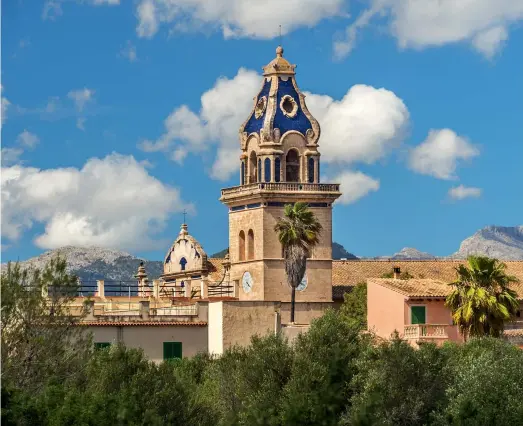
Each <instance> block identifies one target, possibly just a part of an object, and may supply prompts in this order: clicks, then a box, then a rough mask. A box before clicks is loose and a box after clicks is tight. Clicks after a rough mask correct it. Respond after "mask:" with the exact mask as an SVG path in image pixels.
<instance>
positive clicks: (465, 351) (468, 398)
mask: <svg viewBox="0 0 523 426" xmlns="http://www.w3.org/2000/svg"><path fill="white" fill-rule="evenodd" d="M449 351H450V352H451V356H449V357H448V359H449V361H448V363H447V364H446V365H445V367H444V370H443V376H444V377H446V378H448V380H449V382H450V383H449V385H448V387H447V389H446V396H447V397H446V402H447V404H446V406H445V408H444V410H443V411H442V413H441V414H440V415H439V416H438V417H437V422H435V424H440V425H460V426H475V425H493V426H494V425H495V426H511V425H522V424H523V350H521V349H518V348H517V347H515V346H512V345H509V344H507V343H505V342H503V341H502V340H499V339H494V338H483V339H473V340H471V341H470V342H468V343H467V344H466V345H463V346H452V347H451V348H449Z"/></svg>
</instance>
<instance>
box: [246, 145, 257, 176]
mask: <svg viewBox="0 0 523 426" xmlns="http://www.w3.org/2000/svg"><path fill="white" fill-rule="evenodd" d="M248 173H249V182H248V183H254V182H256V179H257V178H256V153H255V152H254V151H251V153H250V155H249V169H248Z"/></svg>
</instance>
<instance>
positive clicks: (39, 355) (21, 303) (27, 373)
mask: <svg viewBox="0 0 523 426" xmlns="http://www.w3.org/2000/svg"><path fill="white" fill-rule="evenodd" d="M1 288H2V311H1V312H2V313H1V317H2V382H4V381H5V382H6V384H7V385H12V386H14V387H16V388H18V389H23V390H26V391H29V392H36V391H38V390H39V389H40V388H41V387H42V386H43V385H44V384H45V383H46V381H47V380H49V378H53V379H55V380H65V379H66V378H67V377H69V376H71V375H74V374H76V372H77V371H78V369H79V368H80V366H81V365H82V364H83V363H84V362H85V361H86V359H87V357H88V356H89V353H90V351H91V341H90V338H89V336H88V335H87V334H86V333H85V332H84V329H82V328H81V327H78V322H79V321H80V320H81V318H82V315H83V314H82V312H78V313H77V314H76V315H73V313H72V312H71V310H70V308H69V304H70V302H71V301H72V300H73V298H74V297H75V296H76V294H77V289H78V284H77V278H76V277H75V276H74V275H70V274H68V273H67V271H66V262H65V260H64V259H62V258H59V257H57V258H53V259H52V260H51V261H50V262H49V264H47V265H46V267H45V268H44V269H43V271H40V270H38V269H34V270H21V268H20V265H19V264H11V263H9V264H8V265H7V270H6V271H5V272H3V273H2V277H1ZM47 295H48V296H47Z"/></svg>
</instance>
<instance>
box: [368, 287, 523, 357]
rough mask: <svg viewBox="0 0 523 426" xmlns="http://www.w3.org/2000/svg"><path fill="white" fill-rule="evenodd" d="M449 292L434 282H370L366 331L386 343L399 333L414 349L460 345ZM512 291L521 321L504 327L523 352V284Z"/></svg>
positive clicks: (448, 289) (507, 335)
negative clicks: (428, 344) (422, 345)
mask: <svg viewBox="0 0 523 426" xmlns="http://www.w3.org/2000/svg"><path fill="white" fill-rule="evenodd" d="M451 290H452V287H450V286H449V285H448V283H447V282H444V281H440V280H436V279H415V278H414V279H408V280H403V279H398V278H371V279H369V280H368V281H367V323H368V328H369V330H370V331H374V332H375V333H376V335H378V336H379V337H382V338H385V339H388V338H390V337H391V335H392V334H393V333H395V332H398V334H399V336H400V337H401V338H403V339H405V340H408V341H409V342H411V343H412V344H413V345H417V344H418V343H420V342H434V343H436V344H442V343H443V342H445V341H453V342H461V341H463V336H462V335H461V334H460V332H459V330H458V327H457V326H455V325H453V321H452V314H451V312H450V310H449V309H448V308H447V307H445V299H446V296H447V295H448V294H449V293H450V291H451ZM514 290H515V291H516V292H517V293H518V295H519V299H520V317H519V318H518V321H516V322H514V323H511V324H507V332H506V338H507V339H508V340H510V341H512V342H513V343H514V344H516V345H518V346H520V347H522V348H523V322H522V321H521V320H522V319H523V318H522V316H521V312H522V311H523V284H521V283H520V284H516V285H515V286H514Z"/></svg>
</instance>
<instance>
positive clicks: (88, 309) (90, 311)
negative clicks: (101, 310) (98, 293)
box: [84, 300, 94, 320]
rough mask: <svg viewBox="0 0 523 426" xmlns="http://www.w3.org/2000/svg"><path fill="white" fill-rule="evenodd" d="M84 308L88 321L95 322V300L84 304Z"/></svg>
mask: <svg viewBox="0 0 523 426" xmlns="http://www.w3.org/2000/svg"><path fill="white" fill-rule="evenodd" d="M84 308H85V313H86V315H85V319H86V320H94V300H86V301H85V302H84Z"/></svg>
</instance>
